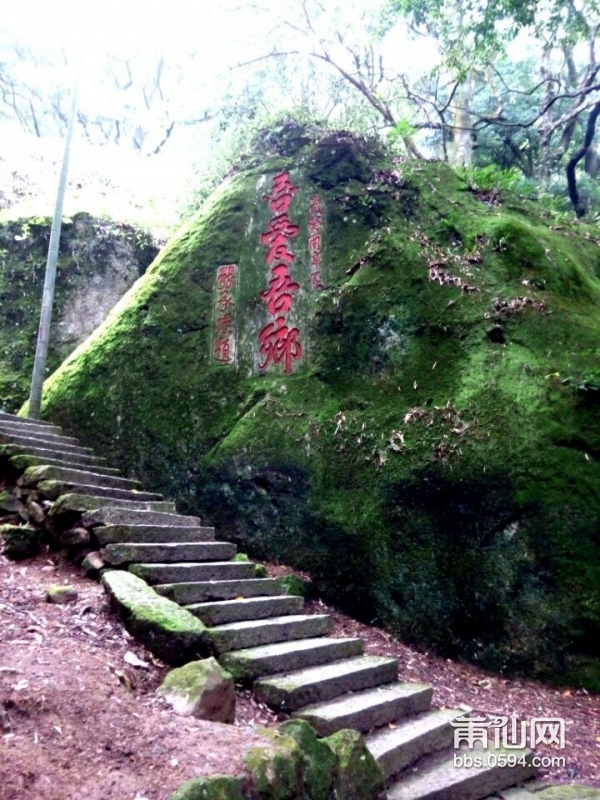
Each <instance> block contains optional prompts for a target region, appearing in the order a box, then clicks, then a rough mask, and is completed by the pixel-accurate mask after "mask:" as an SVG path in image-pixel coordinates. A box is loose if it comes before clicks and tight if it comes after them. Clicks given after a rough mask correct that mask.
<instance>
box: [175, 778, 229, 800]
mask: <svg viewBox="0 0 600 800" xmlns="http://www.w3.org/2000/svg"><path fill="white" fill-rule="evenodd" d="M242 786H243V783H242V779H241V778H237V777H235V776H234V775H211V776H209V777H206V778H192V780H190V781H186V782H185V783H182V784H181V786H180V787H179V788H178V789H177V790H176V791H175V792H174V793H173V794H172V795H171V797H170V800H243V797H244V795H243V794H242Z"/></svg>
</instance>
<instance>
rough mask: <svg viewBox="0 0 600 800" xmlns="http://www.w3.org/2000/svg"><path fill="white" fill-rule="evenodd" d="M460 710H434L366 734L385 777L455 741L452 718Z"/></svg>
mask: <svg viewBox="0 0 600 800" xmlns="http://www.w3.org/2000/svg"><path fill="white" fill-rule="evenodd" d="M461 713H464V712H461V711H455V710H449V709H435V710H433V711H427V712H425V713H423V714H419V715H418V716H416V717H412V718H411V719H407V720H405V721H402V722H401V723H399V724H398V725H397V726H396V727H394V728H392V729H389V728H383V729H381V730H378V731H375V733H373V734H371V735H370V736H367V747H368V748H369V752H370V753H371V754H372V756H373V758H374V759H375V760H376V761H377V763H378V764H379V766H380V767H381V768H382V770H383V772H384V775H385V777H386V778H388V777H390V776H391V775H396V774H397V773H398V772H400V770H402V769H404V768H405V767H407V766H408V765H409V764H412V763H414V762H415V761H417V760H418V759H419V758H421V756H424V755H426V754H427V753H435V752H436V751H438V750H443V749H444V748H445V747H450V746H451V745H452V742H453V741H454V728H453V727H452V725H451V724H450V723H451V721H452V720H454V719H456V717H459V716H460V715H461Z"/></svg>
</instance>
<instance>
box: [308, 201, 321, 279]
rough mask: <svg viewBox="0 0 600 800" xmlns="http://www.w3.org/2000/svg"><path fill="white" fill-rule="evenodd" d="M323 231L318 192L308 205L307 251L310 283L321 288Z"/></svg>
mask: <svg viewBox="0 0 600 800" xmlns="http://www.w3.org/2000/svg"><path fill="white" fill-rule="evenodd" d="M322 232H323V203H322V201H321V198H320V197H319V195H318V194H315V195H313V196H312V197H311V198H310V204H309V206H308V253H309V256H310V285H311V287H312V288H313V289H321V288H322V286H323V284H322V283H321V234H322Z"/></svg>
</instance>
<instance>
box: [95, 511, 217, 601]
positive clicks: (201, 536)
mask: <svg viewBox="0 0 600 800" xmlns="http://www.w3.org/2000/svg"><path fill="white" fill-rule="evenodd" d="M94 534H95V536H96V538H97V539H98V543H99V544H100V545H102V546H104V545H107V544H115V543H119V542H123V543H124V542H145V543H146V544H154V543H165V542H209V541H213V540H214V538H215V529H214V528H209V527H194V528H191V527H185V526H179V525H102V526H99V527H97V528H96V529H95V530H94ZM171 599H174V598H171ZM194 599H201V598H194ZM178 602H179V601H178ZM189 602H190V603H193V602H194V600H190V601H189Z"/></svg>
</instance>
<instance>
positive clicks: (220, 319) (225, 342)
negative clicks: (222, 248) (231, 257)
mask: <svg viewBox="0 0 600 800" xmlns="http://www.w3.org/2000/svg"><path fill="white" fill-rule="evenodd" d="M235 281H236V265H235V264H224V265H223V266H221V267H219V268H218V269H217V295H216V301H215V334H214V340H213V341H214V344H213V357H214V359H215V361H217V362H218V363H219V364H232V363H233V361H234V343H235V338H234V337H235V301H234V298H233V289H234V288H235Z"/></svg>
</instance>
